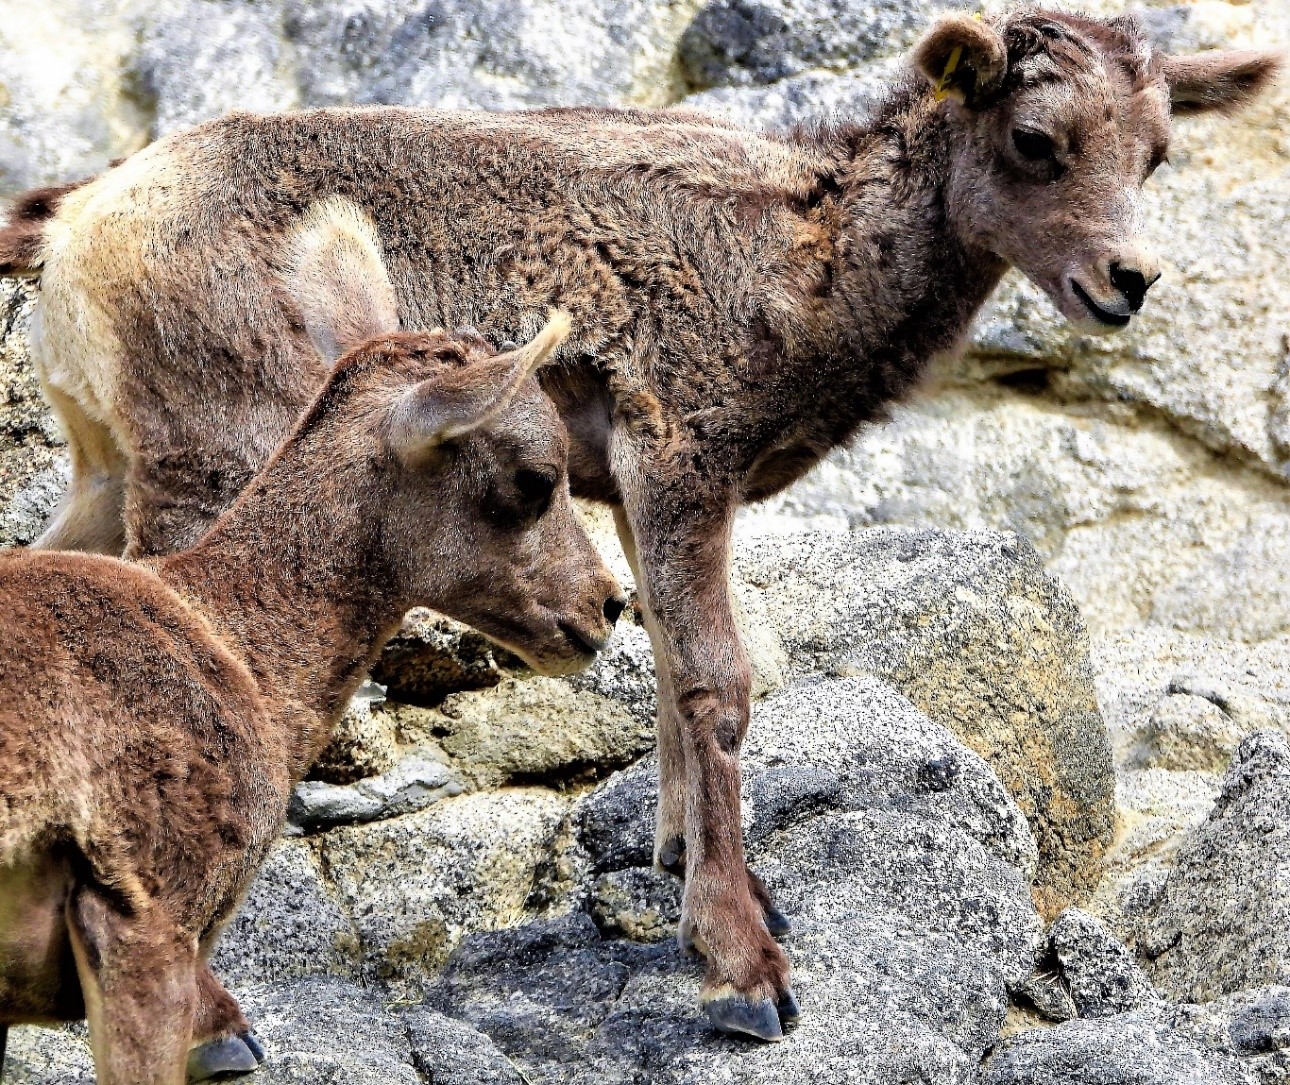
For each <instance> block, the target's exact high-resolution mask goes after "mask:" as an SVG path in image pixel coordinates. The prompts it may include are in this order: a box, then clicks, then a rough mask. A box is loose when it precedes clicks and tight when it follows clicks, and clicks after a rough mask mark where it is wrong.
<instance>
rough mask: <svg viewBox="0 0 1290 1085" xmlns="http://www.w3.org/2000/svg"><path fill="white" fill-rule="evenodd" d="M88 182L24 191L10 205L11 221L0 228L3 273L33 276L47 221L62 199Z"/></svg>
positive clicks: (37, 263)
mask: <svg viewBox="0 0 1290 1085" xmlns="http://www.w3.org/2000/svg"><path fill="white" fill-rule="evenodd" d="M88 183H89V182H88V181H73V182H71V183H70V184H66V185H50V186H48V187H47V188H34V189H32V190H30V191H29V192H24V193H22V195H20V196H19V197H17V199H15V200H14V201H13V205H12V206H11V207H10V208H9V215H8V222H7V223H6V224H5V225H4V226H3V227H0V275H34V274H37V273H38V272H39V270H40V251H41V246H42V244H43V239H44V232H45V224H46V223H47V222H48V221H49V219H51V218H53V217H54V212H55V211H56V210H57V209H58V204H59V202H60V201H61V200H62V199H63V197H64V196H66V195H67V194H68V193H69V192H73V191H75V190H76V189H78V188H80V187H81V186H82V185H85V184H88Z"/></svg>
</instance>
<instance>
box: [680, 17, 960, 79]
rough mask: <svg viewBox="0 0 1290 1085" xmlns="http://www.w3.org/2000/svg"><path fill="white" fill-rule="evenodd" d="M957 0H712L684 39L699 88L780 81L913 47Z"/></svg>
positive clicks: (684, 57)
mask: <svg viewBox="0 0 1290 1085" xmlns="http://www.w3.org/2000/svg"><path fill="white" fill-rule="evenodd" d="M968 6H969V5H967V4H966V3H955V2H953V0H917V2H916V3H901V2H897V0H879V2H877V3H873V4H853V3H848V2H846V0H711V2H709V3H707V4H705V5H704V6H703V7H702V8H700V9H699V12H698V14H697V15H696V16H695V17H694V21H693V22H692V23H691V24H690V25H689V27H688V28H687V29H686V31H685V33H684V35H682V37H681V41H680V47H679V50H678V55H679V57H680V62H681V66H682V68H683V70H684V72H685V76H686V79H687V80H688V81H689V82H690V84H691V85H693V86H695V87H717V86H745V85H748V84H758V83H775V82H778V81H779V80H782V79H786V78H788V77H790V76H794V75H798V74H800V73H802V72H804V71H806V70H808V69H811V68H826V69H832V70H835V71H836V70H839V69H845V68H853V67H856V66H858V65H862V64H865V63H867V62H869V61H872V60H875V59H877V58H879V57H884V56H890V55H891V54H892V53H895V52H900V51H901V50H903V49H905V48H907V47H908V46H909V45H911V44H913V42H914V40H915V38H916V37H917V36H918V34H919V33H920V32H921V31H922V30H923V29H924V28H925V27H926V26H927V24H928V22H929V20H930V19H931V18H932V16H933V15H934V14H935V13H936V12H938V11H943V10H947V9H954V8H964V7H968Z"/></svg>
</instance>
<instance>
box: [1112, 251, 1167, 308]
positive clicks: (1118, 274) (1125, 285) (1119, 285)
mask: <svg viewBox="0 0 1290 1085" xmlns="http://www.w3.org/2000/svg"><path fill="white" fill-rule="evenodd" d="M1158 278H1160V275H1159V274H1158V273H1157V274H1156V275H1155V276H1154V277H1153V278H1152V280H1151V282H1147V277H1146V276H1145V275H1143V274H1142V272H1141V271H1139V270H1138V269H1137V268H1133V267H1125V266H1124V265H1123V264H1118V263H1117V264H1112V265H1111V285H1112V286H1113V287H1115V288H1116V290H1118V291H1119V292H1120V293H1121V294H1123V295H1124V300H1125V301H1127V302H1128V303H1129V308H1130V309H1132V310H1133V311H1134V312H1135V313H1136V312H1137V311H1138V310H1139V309H1141V308H1142V303H1143V302H1144V301H1146V298H1147V291H1148V290H1149V289H1150V288H1151V283H1154V282H1155V281H1156V279H1158Z"/></svg>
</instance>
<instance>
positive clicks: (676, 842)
mask: <svg viewBox="0 0 1290 1085" xmlns="http://www.w3.org/2000/svg"><path fill="white" fill-rule="evenodd" d="M658 865H659V866H661V867H662V868H663V869H664V870H666V871H667V872H668V873H669V874H675V875H676V876H677V877H678V878H684V877H685V837H683V836H674V837H672V839H671V840H664V841H663V846H662V847H661V848H659V849H658Z"/></svg>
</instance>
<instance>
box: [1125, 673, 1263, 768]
mask: <svg viewBox="0 0 1290 1085" xmlns="http://www.w3.org/2000/svg"><path fill="white" fill-rule="evenodd" d="M1244 735H1245V730H1244V729H1243V728H1242V727H1241V725H1240V724H1239V723H1238V722H1237V721H1236V720H1234V719H1232V717H1231V716H1229V715H1228V714H1227V713H1226V712H1224V711H1223V709H1221V708H1220V707H1219V706H1218V705H1217V704H1215V703H1214V701H1213V700H1211V699H1210V698H1208V697H1198V696H1195V695H1193V694H1190V693H1181V692H1180V693H1170V694H1166V695H1165V696H1164V697H1162V698H1161V699H1160V701H1159V702H1158V703H1157V704H1156V707H1155V708H1154V709H1153V710H1152V713H1151V718H1150V719H1149V720H1148V721H1147V726H1146V730H1145V733H1144V734H1143V736H1142V745H1143V749H1142V751H1141V753H1140V755H1139V756H1140V759H1141V763H1142V764H1143V765H1145V766H1147V767H1149V768H1162V769H1174V770H1186V769H1195V770H1198V771H1201V772H1222V771H1223V769H1225V768H1226V767H1227V763H1228V761H1230V760H1231V758H1232V754H1234V753H1235V752H1236V748H1237V746H1239V745H1240V743H1241V739H1242V737H1243V736H1244Z"/></svg>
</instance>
